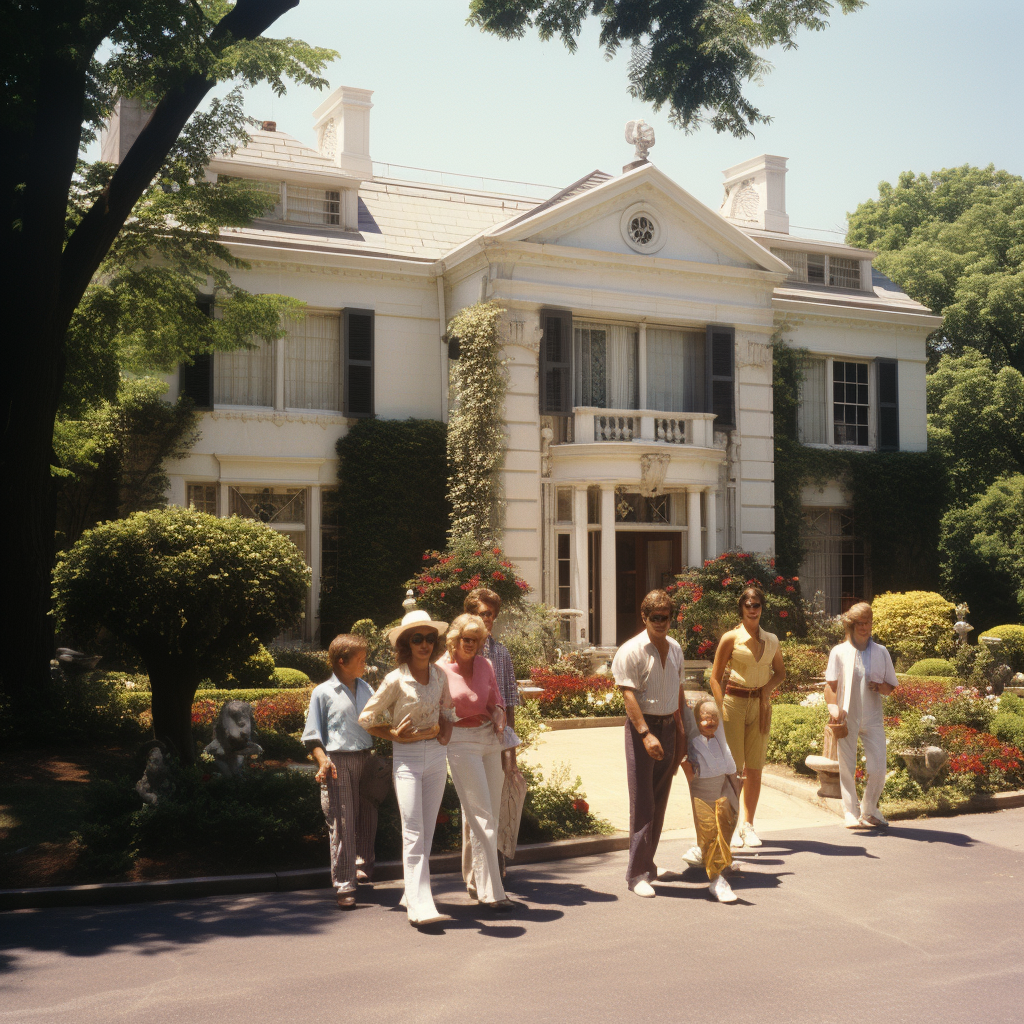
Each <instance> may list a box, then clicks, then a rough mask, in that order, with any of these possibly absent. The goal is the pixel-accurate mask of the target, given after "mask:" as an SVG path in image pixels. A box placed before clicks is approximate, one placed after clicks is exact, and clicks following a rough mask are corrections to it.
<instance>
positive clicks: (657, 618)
mask: <svg viewBox="0 0 1024 1024" xmlns="http://www.w3.org/2000/svg"><path fill="white" fill-rule="evenodd" d="M668 620H669V616H668V615H648V616H647V621H648V622H654V623H657V624H658V625H660V624H661V623H662V622H668Z"/></svg>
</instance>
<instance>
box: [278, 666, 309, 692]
mask: <svg viewBox="0 0 1024 1024" xmlns="http://www.w3.org/2000/svg"><path fill="white" fill-rule="evenodd" d="M271 682H272V683H273V685H274V686H276V687H277V689H279V690H299V689H302V688H303V687H305V686H309V684H310V678H309V676H307V675H306V673H305V672H300V671H299V670H298V669H297V668H275V669H274V674H273V676H272V677H271Z"/></svg>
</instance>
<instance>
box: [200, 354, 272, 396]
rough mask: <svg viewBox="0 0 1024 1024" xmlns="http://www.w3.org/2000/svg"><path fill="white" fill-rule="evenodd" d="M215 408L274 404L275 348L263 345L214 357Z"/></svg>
mask: <svg viewBox="0 0 1024 1024" xmlns="http://www.w3.org/2000/svg"><path fill="white" fill-rule="evenodd" d="M213 401H214V404H215V405H268V406H272V405H273V404H274V346H273V345H271V344H270V343H268V342H265V341H261V342H260V343H259V345H258V346H257V347H256V348H253V349H237V350H236V351H234V352H216V353H214V356H213Z"/></svg>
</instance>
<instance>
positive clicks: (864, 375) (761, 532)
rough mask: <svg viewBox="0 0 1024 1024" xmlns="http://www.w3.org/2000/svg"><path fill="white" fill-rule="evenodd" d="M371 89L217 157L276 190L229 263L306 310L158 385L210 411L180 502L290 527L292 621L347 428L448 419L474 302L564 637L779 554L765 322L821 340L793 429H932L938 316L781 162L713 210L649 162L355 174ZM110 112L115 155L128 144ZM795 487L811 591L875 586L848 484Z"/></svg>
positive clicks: (856, 440) (180, 484)
mask: <svg viewBox="0 0 1024 1024" xmlns="http://www.w3.org/2000/svg"><path fill="white" fill-rule="evenodd" d="M370 97H371V93H370V92H369V91H367V90H363V89H351V88H344V87H343V88H339V89H337V90H335V92H334V93H333V94H332V95H331V96H330V97H328V98H327V99H326V100H325V101H324V102H323V103H322V104H321V105H320V106H319V107H318V108H317V110H316V111H315V112H314V115H313V116H314V118H315V121H316V125H315V127H316V133H317V139H318V148H317V149H316V150H313V149H310V148H308V147H307V146H305V145H303V144H302V143H300V142H298V141H297V140H296V139H294V138H292V137H290V136H288V135H286V134H284V133H282V132H279V131H276V130H275V129H276V126H275V125H273V124H271V123H269V122H268V123H265V124H264V128H263V130H262V131H257V132H254V133H253V137H252V141H251V143H250V145H249V146H248V147H246V148H245V149H240V150H238V151H237V152H236V153H235V154H234V155H233V156H225V157H222V158H220V159H217V160H215V161H214V162H213V163H212V165H211V167H210V173H212V174H226V175H233V176H239V177H245V178H251V179H254V180H257V181H259V182H260V184H261V187H263V188H265V189H267V190H268V191H269V192H270V193H271V194H272V195H274V196H275V197H276V199H277V202H276V205H275V206H274V208H273V210H272V211H271V212H270V213H269V214H268V215H267V217H266V218H265V219H262V220H259V221H257V222H255V223H254V224H253V225H252V226H250V227H248V228H243V229H237V230H235V229H233V230H230V231H226V232H225V233H224V236H225V240H226V241H227V243H228V245H229V246H230V248H231V249H232V251H233V252H235V253H236V254H237V255H238V256H240V257H242V258H244V259H245V260H247V261H248V262H249V264H250V265H251V269H250V270H248V271H245V272H242V273H240V274H239V275H238V277H237V279H238V281H239V283H240V284H241V285H242V286H243V287H245V288H246V289H248V290H250V291H253V292H277V293H282V294H287V295H291V296H295V297H296V298H298V299H301V300H303V301H304V302H305V303H307V308H308V315H307V316H306V318H305V320H303V321H302V322H299V323H294V324H293V325H292V327H291V328H290V331H289V334H288V336H287V337H286V338H285V339H283V340H282V341H280V342H277V343H275V344H273V345H267V344H264V345H262V346H261V347H259V348H258V349H256V350H253V351H240V352H233V353H228V354H222V353H217V354H215V355H214V356H212V357H207V358H205V359H201V360H199V361H198V362H197V364H196V365H195V366H194V367H183V368H182V370H181V372H180V374H179V375H177V376H175V377H174V379H173V380H171V381H170V383H171V394H170V398H172V399H173V398H174V397H175V396H176V395H177V393H178V391H179V388H180V389H181V390H184V391H185V392H187V393H188V394H190V395H191V396H192V397H193V398H194V399H195V400H196V402H197V405H199V406H200V407H201V408H203V409H205V410H206V411H205V412H204V413H203V416H202V437H201V439H200V441H199V442H198V443H197V444H196V446H195V447H194V449H193V451H192V453H191V454H190V456H189V457H188V458H187V459H185V460H183V461H182V462H180V463H174V464H172V465H171V466H170V467H169V468H170V475H171V481H172V482H171V494H170V499H171V501H173V502H176V503H180V504H185V503H194V504H195V505H196V506H197V507H199V508H202V509H205V510H207V511H210V512H213V513H215V514H218V515H229V514H232V513H237V514H240V515H248V516H257V517H259V518H262V519H263V520H264V521H269V522H270V524H271V525H272V526H274V527H275V528H277V529H279V530H281V531H282V532H284V533H286V534H287V535H288V536H289V537H291V539H292V540H293V541H294V542H295V543H296V544H297V545H298V546H299V547H300V548H301V550H302V551H303V553H304V554H305V556H306V558H307V560H308V562H309V564H310V565H311V567H312V570H313V581H314V582H313V586H312V590H311V593H310V596H309V605H308V611H307V616H306V627H305V632H306V637H307V639H316V638H317V637H316V632H317V621H316V611H317V607H318V592H319V578H320V573H321V567H322V565H323V560H324V556H325V552H327V554H328V557H329V554H330V551H331V549H332V545H333V538H332V536H331V534H330V530H328V529H324V528H323V526H322V518H323V517H322V510H323V508H324V505H325V503H326V502H329V501H330V500H331V497H332V491H333V489H334V488H335V487H336V486H337V459H336V453H335V445H336V443H337V440H338V438H339V437H340V436H342V435H343V434H344V433H345V431H346V430H347V429H348V427H349V425H350V424H352V423H353V422H354V421H355V420H354V418H355V417H361V416H379V417H389V418H402V419H404V418H406V417H410V416H413V417H419V418H434V419H442V420H443V419H447V411H448V370H449V345H448V339H447V338H446V326H447V323H448V321H449V320H450V319H451V317H452V316H453V315H454V314H455V313H457V312H458V311H459V310H460V309H462V308H464V307H466V306H469V305H471V304H473V303H476V302H479V301H480V300H482V299H493V300H496V301H497V302H499V303H500V304H501V306H502V307H503V308H504V309H505V310H506V311H507V313H506V314H505V316H504V319H503V325H502V330H503V341H504V351H505V356H506V358H507V360H508V368H509V372H510V381H509V391H508V397H507V402H506V407H505V422H506V425H507V439H508V447H507V455H506V458H505V465H504V470H503V474H502V482H503V487H504V495H505V501H506V519H505V533H504V542H505V547H506V550H507V552H508V554H509V557H510V558H512V559H513V560H514V561H515V562H516V563H517V564H518V565H519V567H520V569H521V571H522V573H523V575H524V576H525V577H526V579H527V580H528V581H529V582H530V584H531V585H532V587H533V588H534V594H533V596H534V598H536V599H539V600H544V601H547V602H549V603H551V604H554V605H557V606H559V607H563V608H570V607H571V608H578V609H584V610H585V611H586V613H587V614H586V615H585V616H584V617H583V618H582V619H577V620H576V624H575V627H574V628H575V635H576V638H577V639H587V640H589V641H591V642H592V643H595V644H599V645H602V646H611V645H613V644H615V643H616V642H618V641H619V640H621V639H623V638H624V637H625V636H628V635H630V634H632V633H633V632H635V631H636V629H637V622H638V607H639V602H640V600H641V598H642V597H643V595H644V594H645V593H646V591H647V590H648V589H650V588H651V587H653V586H657V585H661V584H662V583H663V581H665V580H666V579H667V578H670V574H672V573H674V572H677V571H679V570H680V569H681V568H682V567H683V566H686V565H695V564H699V563H700V562H701V560H702V559H705V558H710V557H713V556H714V555H716V554H717V553H719V552H721V551H724V550H726V549H733V548H743V549H746V550H748V551H753V552H771V551H772V550H773V545H774V529H775V526H774V521H775V520H774V509H773V506H774V485H773V445H772V359H771V349H770V347H769V342H770V339H771V336H772V334H773V333H774V332H776V331H777V330H778V329H779V328H780V327H783V328H784V330H783V336H784V337H785V338H786V339H787V340H788V341H789V342H790V343H791V344H793V345H795V346H798V347H800V348H802V349H806V350H807V351H809V352H810V353H812V355H811V357H810V358H809V359H808V360H807V361H806V364H805V383H804V386H803V393H802V396H801V407H800V429H801V433H802V439H803V441H804V442H805V443H807V444H813V445H820V446H829V447H831V446H838V447H848V448H853V449H857V450H905V451H921V450H924V448H925V445H926V433H925V338H926V336H927V335H928V334H929V332H931V331H932V330H934V329H935V327H936V326H937V325H938V324H939V322H940V321H939V319H938V318H937V317H935V316H932V315H931V314H930V313H929V311H928V310H927V309H926V308H924V307H923V306H921V305H919V304H918V303H916V302H914V301H912V300H911V299H909V298H908V297H907V296H906V295H905V294H903V293H902V292H900V291H899V289H898V288H896V286H895V285H893V284H892V282H890V281H888V280H887V279H885V278H884V277H881V276H880V275H879V274H877V273H876V272H873V271H872V267H871V261H872V258H873V256H874V253H871V252H867V251H864V250H861V249H854V248H851V247H849V246H846V245H843V244H841V243H835V242H820V241H814V240H810V239H804V238H796V237H794V236H792V235H790V234H789V219H788V217H787V215H786V202H785V176H786V160H785V159H784V158H782V157H776V156H760V157H756V158H754V159H752V160H749V161H747V162H746V163H743V164H739V165H738V166H736V167H733V168H730V169H729V170H728V171H726V172H725V182H724V186H725V194H724V198H723V202H722V205H721V208H720V209H719V210H718V211H715V210H711V209H708V208H707V207H706V206H704V205H702V204H701V203H700V202H698V201H697V200H696V199H694V198H693V197H692V196H691V195H690V194H689V193H688V192H686V191H685V190H684V189H683V188H681V187H680V186H679V185H677V184H676V183H675V182H674V181H672V180H670V179H669V178H668V177H666V175H665V174H663V173H662V172H661V171H659V170H658V168H657V167H655V166H654V165H653V164H651V163H648V162H646V161H644V162H640V163H639V164H633V165H630V166H629V167H628V168H627V169H626V170H624V171H623V173H622V174H620V175H618V176H617V177H613V176H610V175H608V174H605V173H602V172H599V171H595V172H593V173H590V174H586V175H584V176H583V177H581V178H580V180H579V181H577V182H575V183H574V184H572V185H570V186H569V187H567V188H565V189H564V190H562V191H561V192H558V193H557V194H556V195H553V196H551V197H550V198H547V199H546V200H544V201H541V200H540V199H539V198H537V197H536V196H534V197H529V196H526V195H515V194H506V193H505V192H503V191H497V190H495V191H488V190H486V189H484V188H480V189H471V188H462V187H454V186H451V185H445V184H424V183H421V182H414V181H411V180H401V179H399V178H395V177H390V176H381V175H377V174H375V173H374V168H373V164H372V162H371V159H370V149H369V117H370V109H371V105H372V104H371V102H370ZM126 113H127V112H126ZM116 117H117V115H116V114H115V121H114V122H112V125H111V130H110V131H109V132H108V134H107V136H106V139H105V146H106V148H105V150H104V155H105V158H106V159H116V149H117V146H118V145H121V146H122V147H123V146H124V145H125V144H130V141H131V138H130V135H131V132H130V130H129V128H128V126H127V121H128V120H129V119H128V117H127V116H126V117H124V118H123V120H124V122H125V124H124V125H121V126H119V125H118V123H117V121H116ZM119 132H120V133H121V134H120V135H119V134H118V133H119ZM108 153H109V154H110V155H108ZM441 180H442V181H443V178H442V179H441ZM521 191H528V189H525V188H524V189H522V190H521ZM804 505H805V513H806V514H805V529H806V531H807V536H806V540H807V543H808V550H809V552H810V553H809V555H808V559H807V563H806V564H805V565H804V567H803V568H802V572H801V576H802V580H803V589H804V592H805V594H807V595H808V596H809V595H811V594H813V593H814V592H815V591H816V590H821V591H823V592H824V593H825V595H826V597H827V599H828V603H829V605H830V608H831V610H832V611H838V610H839V609H840V607H841V606H842V603H843V602H844V601H847V602H848V601H849V600H850V599H851V598H859V597H861V596H863V595H864V594H865V591H866V590H868V589H870V580H869V579H868V580H867V581H866V580H865V564H864V562H865V559H864V551H863V544H862V543H861V542H860V541H859V540H858V538H857V532H856V523H854V522H853V521H852V517H851V515H850V513H849V510H848V509H849V497H848V495H846V494H845V493H844V492H843V490H842V488H841V487H840V486H839V485H838V484H832V485H829V486H825V487H821V488H819V487H816V486H815V487H809V488H807V489H806V491H805V494H804Z"/></svg>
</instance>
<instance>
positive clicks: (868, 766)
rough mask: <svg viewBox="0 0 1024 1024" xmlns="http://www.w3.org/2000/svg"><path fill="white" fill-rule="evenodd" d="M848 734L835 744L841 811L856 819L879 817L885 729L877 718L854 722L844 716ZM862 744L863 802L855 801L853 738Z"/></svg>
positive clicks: (883, 775)
mask: <svg viewBox="0 0 1024 1024" xmlns="http://www.w3.org/2000/svg"><path fill="white" fill-rule="evenodd" d="M846 725H847V727H848V729H849V732H848V733H847V734H846V735H845V736H844V737H843V738H842V739H841V740H839V741H838V744H837V745H838V747H839V789H840V791H841V792H842V794H843V810H844V811H845V812H846V814H847V815H851V814H852V815H853V816H854V817H855V818H859V817H860V816H861V814H863V815H864V816H865V817H868V816H870V815H879V814H880V812H879V810H878V798H879V797H880V796H881V795H882V787H883V786H884V785H885V727H884V726H883V725H882V721H881V719H880V718H875V717H874V716H872V717H871V718H869V719H863V720H861V721H857V720H855V719H853V718H851V717H847V719H846ZM858 736H860V741H861V743H862V744H863V745H864V770H865V772H867V776H868V778H867V782H866V783H865V785H864V803H863V804H860V803H859V801H858V800H857V780H856V775H855V773H856V770H857V737H858Z"/></svg>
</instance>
